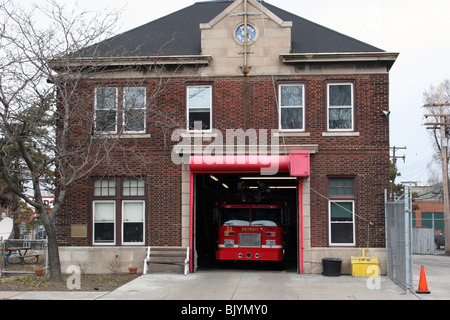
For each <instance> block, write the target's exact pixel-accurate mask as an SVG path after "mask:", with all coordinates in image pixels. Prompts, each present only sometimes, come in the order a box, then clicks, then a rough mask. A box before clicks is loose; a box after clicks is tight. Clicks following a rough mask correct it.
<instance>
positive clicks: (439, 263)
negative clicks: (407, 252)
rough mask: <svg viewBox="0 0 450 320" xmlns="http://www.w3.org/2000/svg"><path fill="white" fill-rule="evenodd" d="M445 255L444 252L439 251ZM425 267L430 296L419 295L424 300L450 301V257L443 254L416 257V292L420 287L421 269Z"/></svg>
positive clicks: (414, 268)
mask: <svg viewBox="0 0 450 320" xmlns="http://www.w3.org/2000/svg"><path fill="white" fill-rule="evenodd" d="M437 252H438V253H443V250H437ZM421 266H424V270H425V276H426V280H427V285H428V290H429V291H430V294H420V295H418V296H419V297H420V299H422V300H449V299H450V256H445V255H443V254H435V255H414V256H413V282H414V290H417V289H418V287H419V280H420V269H421Z"/></svg>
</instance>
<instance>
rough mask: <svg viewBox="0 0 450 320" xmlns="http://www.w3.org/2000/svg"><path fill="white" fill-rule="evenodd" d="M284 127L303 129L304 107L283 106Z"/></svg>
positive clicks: (282, 126)
mask: <svg viewBox="0 0 450 320" xmlns="http://www.w3.org/2000/svg"><path fill="white" fill-rule="evenodd" d="M281 128H282V129H303V109H302V108H281Z"/></svg>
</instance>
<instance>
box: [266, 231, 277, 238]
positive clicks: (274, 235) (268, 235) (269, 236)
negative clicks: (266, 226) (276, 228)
mask: <svg viewBox="0 0 450 320" xmlns="http://www.w3.org/2000/svg"><path fill="white" fill-rule="evenodd" d="M276 236H277V233H276V232H266V238H275V237H276Z"/></svg>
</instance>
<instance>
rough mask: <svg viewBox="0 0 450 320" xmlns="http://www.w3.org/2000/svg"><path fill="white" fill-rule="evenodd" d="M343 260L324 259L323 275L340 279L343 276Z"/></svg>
mask: <svg viewBox="0 0 450 320" xmlns="http://www.w3.org/2000/svg"><path fill="white" fill-rule="evenodd" d="M341 266H342V259H339V258H324V259H322V269H323V272H322V274H323V275H324V276H325V277H339V276H340V275H341Z"/></svg>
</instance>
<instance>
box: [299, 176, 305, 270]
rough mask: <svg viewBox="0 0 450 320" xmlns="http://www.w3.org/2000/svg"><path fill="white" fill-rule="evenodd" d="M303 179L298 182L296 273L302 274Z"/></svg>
mask: <svg viewBox="0 0 450 320" xmlns="http://www.w3.org/2000/svg"><path fill="white" fill-rule="evenodd" d="M303 272H304V268H303V179H299V182H298V273H299V274H303Z"/></svg>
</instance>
